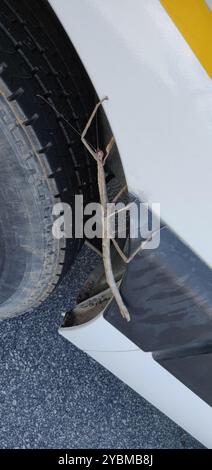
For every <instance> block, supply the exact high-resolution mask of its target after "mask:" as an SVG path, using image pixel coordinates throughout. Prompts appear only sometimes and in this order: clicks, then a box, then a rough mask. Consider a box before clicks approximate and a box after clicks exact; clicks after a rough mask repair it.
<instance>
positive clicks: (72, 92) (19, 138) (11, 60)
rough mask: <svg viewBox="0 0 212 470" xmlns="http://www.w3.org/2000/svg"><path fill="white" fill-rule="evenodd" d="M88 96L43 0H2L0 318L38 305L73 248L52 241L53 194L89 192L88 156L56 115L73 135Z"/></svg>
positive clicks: (66, 196) (92, 190) (88, 196)
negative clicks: (70, 125)
mask: <svg viewBox="0 0 212 470" xmlns="http://www.w3.org/2000/svg"><path fill="white" fill-rule="evenodd" d="M32 4H33V5H32ZM32 10H33V11H32ZM55 38H56V44H55V43H54V39H55ZM42 97H43V98H45V100H46V101H44V100H42ZM94 99H95V93H94V90H93V88H92V86H91V84H90V82H89V79H88V77H87V76H86V73H85V71H84V69H83V67H82V64H81V63H80V61H79V59H78V57H77V54H76V52H75V50H74V49H73V46H72V45H71V44H70V42H69V39H68V38H67V36H66V34H65V32H64V31H63V29H62V28H61V27H60V25H59V23H58V21H57V19H56V18H55V16H54V14H53V13H52V11H51V9H50V8H49V6H48V4H47V2H45V1H43V0H41V1H39V2H28V1H25V0H19V1H18V2H17V1H16V0H2V1H1V16H0V194H1V199H0V206H1V207H0V319H4V318H7V317H10V316H14V315H18V314H21V313H24V312H26V311H29V310H30V309H32V308H33V307H35V306H37V305H38V304H40V303H41V302H42V301H43V300H44V299H45V298H46V297H47V296H48V295H49V293H50V292H51V291H52V290H53V289H54V288H55V286H56V285H57V283H58V282H59V281H60V280H61V279H62V278H63V276H64V274H65V273H66V271H67V268H68V267H69V266H70V263H71V262H73V260H74V257H75V256H76V254H77V252H78V251H79V248H80V247H81V245H82V240H79V239H78V240H77V239H68V240H65V239H62V240H56V239H54V237H53V235H52V224H53V216H52V209H53V206H54V204H55V203H56V202H59V201H63V202H68V203H69V204H72V205H73V202H74V196H75V194H83V195H84V202H85V203H86V202H88V201H91V200H95V199H96V198H97V197H98V195H97V181H96V167H95V162H93V161H92V159H91V158H90V156H89V155H88V154H87V152H86V150H85V149H84V147H83V146H82V144H81V141H80V138H79V136H78V135H77V134H76V133H74V132H73V131H72V130H71V129H70V127H69V126H68V125H67V123H65V122H64V120H63V118H62V117H61V115H63V116H65V117H66V119H68V120H69V122H70V123H71V124H72V125H73V126H74V127H75V128H76V129H77V130H78V132H79V133H80V131H81V130H82V128H83V126H84V125H85V123H86V121H87V119H88V115H89V114H90V111H91V109H92V106H93V102H94ZM48 103H49V104H51V107H50V106H49V104H48Z"/></svg>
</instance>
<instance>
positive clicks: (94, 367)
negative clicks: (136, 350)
mask: <svg viewBox="0 0 212 470" xmlns="http://www.w3.org/2000/svg"><path fill="white" fill-rule="evenodd" d="M95 261H96V255H94V254H93V253H90V252H89V250H88V248H86V247H84V248H83V250H82V252H81V254H80V256H79V257H78V259H77V261H76V263H75V265H74V267H73V268H72V269H71V271H70V273H69V274H68V275H67V276H66V278H65V279H64V281H63V283H62V284H61V285H60V287H58V288H57V290H56V291H55V292H54V293H53V295H52V296H51V298H50V299H48V301H46V302H45V304H43V305H42V307H40V308H39V309H38V310H37V311H34V312H33V313H31V314H26V315H25V316H23V317H19V318H17V319H13V320H8V321H4V322H1V323H0V448H101V447H103V448H109V447H111V448H200V447H201V445H200V444H199V443H198V442H196V441H195V440H194V439H192V438H191V437H190V436H189V435H188V434H186V433H185V432H184V431H183V430H182V429H180V428H178V427H177V426H176V425H175V424H174V423H173V422H172V421H170V420H169V419H168V418H167V417H165V416H164V415H163V414H161V413H160V412H159V411H157V410H156V409H155V408H154V407H152V406H151V405H150V404H149V403H147V402H146V401H145V400H143V399H142V398H141V397H140V396H138V395H137V394H136V393H134V392H133V391H132V390H131V389H130V388H129V387H127V386H125V385H124V384H123V383H121V382H120V381H119V380H118V379H116V378H115V377H114V376H113V375H112V374H111V373H109V372H108V371H106V370H105V369H104V368H103V367H102V366H100V365H99V364H97V363H96V362H95V361H93V360H92V359H91V358H89V357H88V356H87V355H85V354H84V353H82V352H81V351H79V350H78V349H76V348H75V347H74V346H72V345H71V344H70V343H69V342H67V341H66V340H65V339H63V338H62V337H61V336H59V335H58V333H57V329H58V326H59V325H60V323H61V312H63V311H64V310H65V309H67V308H69V307H70V306H71V305H73V302H74V298H75V295H76V293H77V291H78V290H79V287H80V284H82V283H83V281H84V280H85V278H86V273H88V272H89V270H90V268H91V266H92V265H94V264H95Z"/></svg>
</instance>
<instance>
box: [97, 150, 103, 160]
mask: <svg viewBox="0 0 212 470" xmlns="http://www.w3.org/2000/svg"><path fill="white" fill-rule="evenodd" d="M97 157H98V160H100V162H103V161H104V152H103V151H102V150H100V149H98V150H97Z"/></svg>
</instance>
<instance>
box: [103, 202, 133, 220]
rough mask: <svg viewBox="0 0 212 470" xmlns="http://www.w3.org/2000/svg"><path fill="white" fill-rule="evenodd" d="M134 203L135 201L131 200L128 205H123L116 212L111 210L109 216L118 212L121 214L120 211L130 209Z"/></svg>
mask: <svg viewBox="0 0 212 470" xmlns="http://www.w3.org/2000/svg"><path fill="white" fill-rule="evenodd" d="M132 205H133V202H129V203H128V204H127V205H126V206H124V207H122V208H121V209H118V210H117V211H115V212H110V213H109V215H108V217H112V216H114V215H116V214H119V213H120V212H123V211H128V209H130V207H131V206H132Z"/></svg>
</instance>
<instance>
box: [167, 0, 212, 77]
mask: <svg viewBox="0 0 212 470" xmlns="http://www.w3.org/2000/svg"><path fill="white" fill-rule="evenodd" d="M160 1H161V4H162V5H163V7H164V8H165V10H166V11H167V13H168V14H169V16H170V17H171V18H172V20H173V21H174V23H175V25H176V26H177V28H178V29H179V31H180V32H181V34H182V35H183V36H184V38H185V39H186V41H187V43H188V44H189V45H190V47H191V49H192V50H193V52H194V54H195V55H196V57H197V58H198V59H199V61H200V62H201V64H202V66H203V67H204V68H205V70H206V71H207V73H208V74H209V76H210V77H211V78H212V11H211V9H210V8H209V6H208V4H207V2H206V1H205V0H160Z"/></svg>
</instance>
